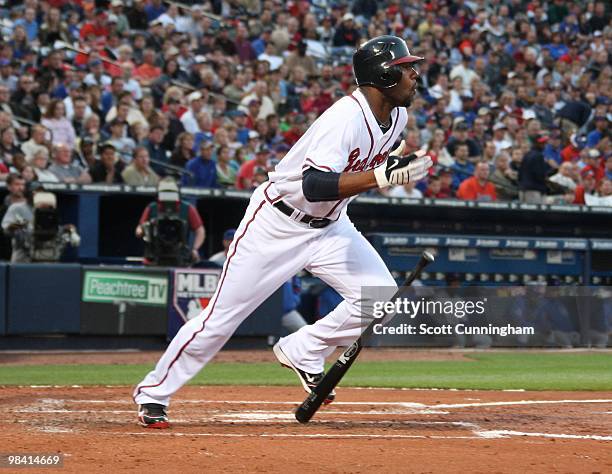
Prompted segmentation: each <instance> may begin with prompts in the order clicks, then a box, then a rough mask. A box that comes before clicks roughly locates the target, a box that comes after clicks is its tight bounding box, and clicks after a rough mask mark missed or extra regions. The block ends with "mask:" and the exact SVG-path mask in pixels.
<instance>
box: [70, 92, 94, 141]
mask: <svg viewBox="0 0 612 474" xmlns="http://www.w3.org/2000/svg"><path fill="white" fill-rule="evenodd" d="M91 113H92V112H91V108H90V107H89V106H88V105H87V100H86V99H85V97H83V96H78V97H76V98H75V99H74V105H73V111H72V117H68V119H69V120H70V123H71V124H72V128H74V134H75V135H76V136H81V135H83V132H84V126H85V118H86V117H87V116H88V115H89V114H91Z"/></svg>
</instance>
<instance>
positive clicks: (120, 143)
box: [0, 0, 612, 205]
mask: <svg viewBox="0 0 612 474" xmlns="http://www.w3.org/2000/svg"><path fill="white" fill-rule="evenodd" d="M609 5H610V4H609V3H607V2H603V1H601V2H600V1H596V2H565V1H562V0H551V1H537V0H534V1H524V0H492V1H486V2H485V1H464V0H458V1H443V0H440V1H433V0H432V1H423V2H404V1H398V0H388V1H373V0H355V1H328V0H311V1H303V0H302V1H299V0H297V1H278V0H263V1H260V0H234V1H218V0H213V1H203V2H197V3H195V2H189V1H185V2H183V3H181V4H177V3H173V2H162V1H161V0H146V1H143V0H127V1H125V2H124V1H119V0H112V1H110V2H109V1H96V2H91V1H83V0H77V1H70V2H69V1H64V0H48V1H39V0H24V1H11V0H7V1H5V2H3V6H1V7H0V14H1V22H0V33H1V34H2V41H1V43H0V180H6V181H7V186H8V188H9V191H11V193H10V194H9V196H7V199H13V200H14V199H19V196H18V193H19V192H20V191H19V190H22V189H23V182H24V181H25V182H29V181H41V182H64V183H82V184H86V183H90V182H98V183H126V184H130V185H156V184H157V183H158V181H159V179H160V177H163V176H166V175H174V176H176V177H177V178H178V179H180V182H181V184H182V185H183V186H199V187H219V188H236V189H245V190H249V189H253V188H254V187H256V186H258V185H259V184H260V183H262V182H264V181H265V180H266V179H267V174H268V172H269V171H270V170H271V169H272V168H273V167H274V166H275V164H276V163H278V162H279V161H280V160H282V159H283V156H284V155H285V154H286V153H287V151H288V150H289V149H290V147H291V146H292V145H293V144H294V143H295V142H296V141H297V140H299V138H300V136H301V135H302V134H303V133H304V132H305V130H306V129H307V128H308V126H309V125H310V124H311V123H312V122H313V121H314V120H316V118H317V117H318V116H319V115H320V114H321V113H323V112H324V111H325V110H326V109H327V108H328V107H329V106H330V105H332V104H333V103H334V102H335V101H337V100H339V99H340V98H342V97H344V96H345V95H347V94H350V93H351V92H352V91H353V90H354V88H355V87H356V85H355V82H354V79H353V75H352V68H351V56H352V51H353V50H354V49H355V47H356V46H357V45H358V44H359V43H360V42H362V41H363V40H365V39H368V38H371V37H374V36H377V35H382V34H394V35H398V36H401V37H403V38H404V39H405V40H406V41H407V43H408V46H409V48H410V50H411V52H413V53H415V54H418V55H420V56H424V57H425V58H426V60H425V61H424V62H423V63H422V64H420V65H419V66H418V68H419V72H420V75H421V80H422V81H421V87H420V92H421V93H420V94H419V95H418V98H417V99H416V100H415V102H414V104H413V106H412V108H411V110H410V114H409V121H408V126H407V130H406V131H405V138H406V141H407V144H408V146H409V149H411V150H416V149H418V148H424V149H426V150H428V151H429V153H430V154H431V155H432V157H433V158H434V161H435V163H436V166H435V167H433V168H432V171H431V174H430V176H429V177H428V178H427V179H426V180H423V181H422V182H419V183H417V184H416V185H415V184H414V183H410V184H408V185H406V186H404V187H398V188H395V189H392V190H391V191H388V195H390V196H394V197H414V198H420V197H423V196H425V197H433V198H458V199H471V200H500V201H509V200H519V199H520V200H521V201H523V202H528V203H564V204H571V203H574V204H585V203H586V204H590V205H612V146H611V144H610V138H611V134H610V127H609V125H610V121H611V119H612V106H611V97H610V92H611V91H612V67H611V57H610V52H611V45H612V28H611V26H610V11H609ZM15 183H17V184H15ZM15 190H16V191H15ZM377 192H378V191H377ZM5 204H7V203H5ZM8 204H10V202H9V203H8Z"/></svg>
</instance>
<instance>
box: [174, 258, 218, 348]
mask: <svg viewBox="0 0 612 474" xmlns="http://www.w3.org/2000/svg"><path fill="white" fill-rule="evenodd" d="M220 276H221V268H202V269H191V268H182V269H176V270H174V271H173V275H172V305H171V306H170V311H169V314H168V339H171V338H173V337H174V335H175V334H176V333H177V331H178V330H179V329H180V327H181V326H182V325H183V324H185V323H186V322H187V321H189V320H190V319H193V318H195V317H196V316H198V315H199V314H200V313H201V312H202V311H203V310H204V309H205V308H206V307H207V306H208V304H209V303H210V300H211V298H212V296H213V294H214V293H215V290H216V289H217V285H218V284H219V278H220Z"/></svg>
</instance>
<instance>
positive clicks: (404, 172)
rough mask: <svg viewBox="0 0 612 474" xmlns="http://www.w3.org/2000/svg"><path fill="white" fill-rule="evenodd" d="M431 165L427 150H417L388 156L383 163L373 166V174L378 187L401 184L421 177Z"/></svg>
mask: <svg viewBox="0 0 612 474" xmlns="http://www.w3.org/2000/svg"><path fill="white" fill-rule="evenodd" d="M431 165H433V161H431V157H429V156H428V155H427V152H425V151H423V150H418V151H415V152H414V153H412V154H410V155H407V156H389V158H387V161H386V162H385V163H384V164H383V165H381V166H379V167H377V168H374V176H375V177H376V182H377V183H378V187H379V188H386V187H387V186H391V185H392V184H393V185H402V184H406V183H408V182H415V181H418V180H420V179H423V178H424V177H425V176H426V175H427V171H428V170H429V168H431Z"/></svg>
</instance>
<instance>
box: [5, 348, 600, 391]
mask: <svg viewBox="0 0 612 474" xmlns="http://www.w3.org/2000/svg"><path fill="white" fill-rule="evenodd" d="M151 369H152V366H151V365H144V364H134V365H110V364H109V365H102V364H96V365H22V366H14V365H12V366H4V367H0V385H134V384H136V383H137V382H139V381H140V380H142V378H143V377H144V375H145V374H146V373H147V372H148V371H150V370H151ZM296 383H297V380H296V379H295V376H294V375H293V373H292V372H290V371H288V370H287V369H283V368H281V367H280V366H279V365H278V364H275V363H262V362H259V363H229V362H222V363H221V362H220V363H214V362H213V363H211V364H209V365H208V366H207V367H206V368H205V369H204V370H203V371H202V372H201V373H200V374H198V375H197V376H196V377H195V379H193V381H192V382H191V384H195V385H295V384H296ZM342 385H344V386H359V387H393V388H402V387H407V388H457V389H483V390H504V389H525V390H578V391H584V390H586V391H595V390H599V391H607V390H612V353H609V352H602V353H592V352H590V353H565V354H564V353H520V352H514V353H476V354H466V359H465V360H452V361H389V362H373V361H367V362H366V361H364V362H360V361H357V362H356V363H355V365H353V367H352V368H351V370H350V371H349V373H348V374H347V376H346V377H345V379H344V380H343V383H342Z"/></svg>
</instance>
